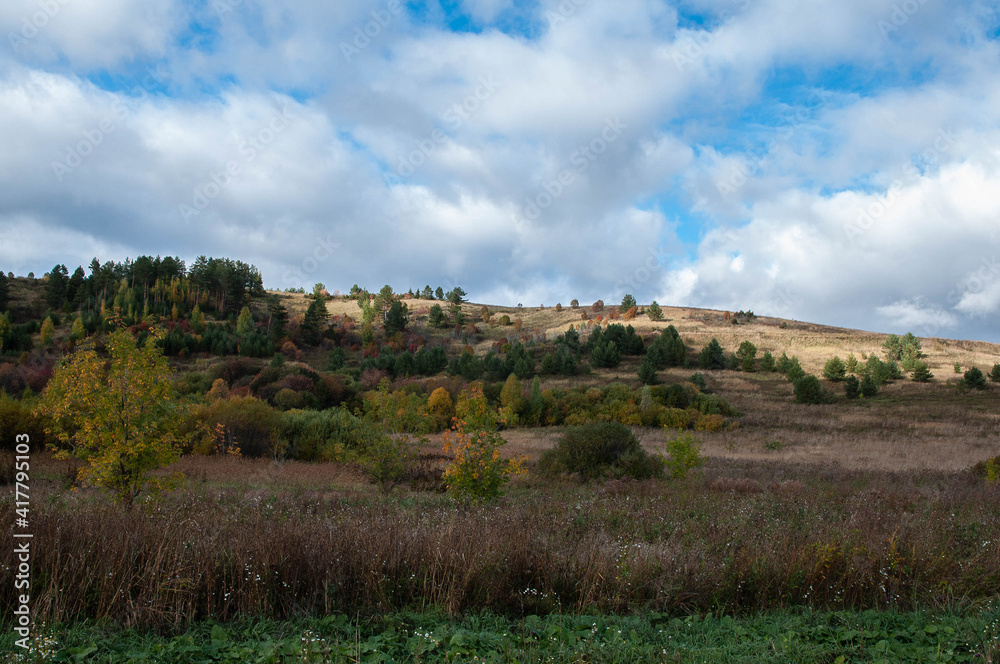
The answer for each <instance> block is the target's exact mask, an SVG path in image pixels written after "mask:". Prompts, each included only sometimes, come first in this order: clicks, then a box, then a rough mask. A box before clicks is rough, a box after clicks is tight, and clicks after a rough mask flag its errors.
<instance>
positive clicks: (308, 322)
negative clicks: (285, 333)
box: [300, 297, 330, 346]
mask: <svg viewBox="0 0 1000 664" xmlns="http://www.w3.org/2000/svg"><path fill="white" fill-rule="evenodd" d="M329 317H330V314H329V313H328V312H327V310H326V301H325V300H324V298H323V297H313V301H312V304H310V305H309V308H308V309H306V315H305V317H304V318H303V320H302V327H301V328H300V329H301V330H302V339H303V340H304V341H305V342H306V343H307V344H311V345H313V346H315V345H316V344H318V343H319V340H320V337H321V336H322V333H323V331H324V328H325V327H326V321H327V319H328V318H329Z"/></svg>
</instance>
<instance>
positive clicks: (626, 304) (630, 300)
mask: <svg viewBox="0 0 1000 664" xmlns="http://www.w3.org/2000/svg"><path fill="white" fill-rule="evenodd" d="M635 306H638V305H637V304H636V302H635V298H634V297H632V294H631V293H625V297H623V298H622V306H621V309H620V310H621V311H622V312H626V311H628V310H629V309H631V308H632V307H635Z"/></svg>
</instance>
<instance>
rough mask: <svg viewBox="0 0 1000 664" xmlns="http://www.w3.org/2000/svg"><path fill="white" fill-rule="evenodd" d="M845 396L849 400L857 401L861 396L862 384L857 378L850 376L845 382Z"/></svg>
mask: <svg viewBox="0 0 1000 664" xmlns="http://www.w3.org/2000/svg"><path fill="white" fill-rule="evenodd" d="M844 394H846V395H847V398H848V399H857V398H858V397H859V396H860V395H861V382H860V381H859V380H858V377H857V376H848V377H847V378H846V379H845V380H844Z"/></svg>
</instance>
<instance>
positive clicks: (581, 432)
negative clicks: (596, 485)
mask: <svg viewBox="0 0 1000 664" xmlns="http://www.w3.org/2000/svg"><path fill="white" fill-rule="evenodd" d="M648 456H649V455H648V454H647V453H646V451H645V450H643V449H642V446H641V445H640V444H639V441H638V440H637V439H636V437H635V436H634V435H633V434H632V431H631V430H630V429H629V428H628V427H626V426H625V425H623V424H619V423H617V422H593V423H589V424H583V425H580V426H577V427H573V428H571V429H568V430H567V431H566V433H565V434H563V437H562V438H561V439H560V440H559V443H558V444H557V445H556V447H554V448H552V449H550V450H547V451H546V452H545V453H544V454H542V458H541V460H540V461H539V469H540V470H542V472H544V473H546V474H555V473H560V472H567V473H573V474H576V475H578V476H579V477H580V478H581V479H584V480H588V479H596V478H599V477H622V476H626V475H627V476H629V477H635V478H636V479H645V478H648V477H658V476H659V475H660V474H662V465H661V466H659V467H658V466H657V464H656V463H655V462H653V461H649V460H646V459H644V458H643V457H648ZM634 473H638V474H634Z"/></svg>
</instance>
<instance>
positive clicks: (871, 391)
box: [860, 374, 878, 399]
mask: <svg viewBox="0 0 1000 664" xmlns="http://www.w3.org/2000/svg"><path fill="white" fill-rule="evenodd" d="M860 387H861V396H863V397H865V398H866V399H869V398H871V397H873V396H875V395H876V394H878V383H876V382H875V379H874V378H872V377H871V374H865V375H864V376H862V377H861V386H860Z"/></svg>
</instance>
